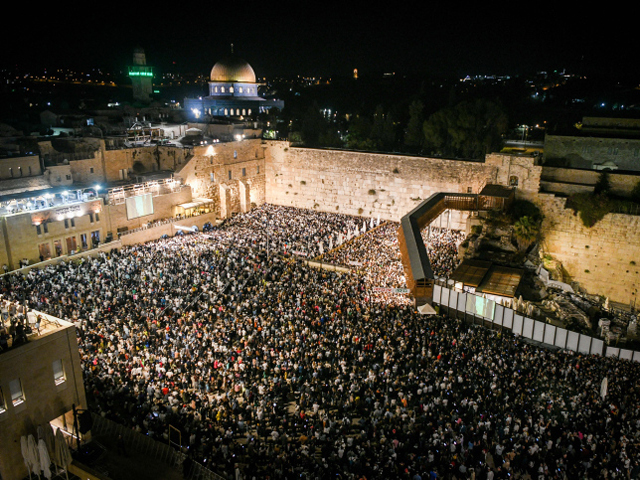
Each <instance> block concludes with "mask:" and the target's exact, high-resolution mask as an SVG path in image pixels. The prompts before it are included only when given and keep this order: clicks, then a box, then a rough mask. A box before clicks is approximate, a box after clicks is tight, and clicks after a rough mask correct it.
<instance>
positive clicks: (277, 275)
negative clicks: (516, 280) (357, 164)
mask: <svg viewBox="0 0 640 480" xmlns="http://www.w3.org/2000/svg"><path fill="white" fill-rule="evenodd" d="M361 222H362V220H361V219H357V218H349V217H346V216H337V215H331V214H326V213H321V212H316V211H306V210H298V209H293V208H285V207H273V206H264V207H260V208H257V209H253V210H252V211H250V212H249V213H247V214H244V215H238V216H236V217H234V218H233V219H230V220H228V221H225V222H224V223H222V224H221V225H219V226H217V227H214V228H212V229H210V230H209V231H207V232H206V233H195V234H189V235H177V236H175V237H173V238H166V239H161V240H157V241H154V242H149V243H146V244H142V245H136V246H131V247H123V248H122V249H120V250H114V251H111V252H109V253H102V254H100V255H97V256H95V257H93V258H89V257H87V258H85V259H82V260H80V261H77V262H61V263H60V264H58V265H55V266H54V265H50V266H47V267H46V268H43V269H39V270H37V269H34V270H31V271H30V272H29V274H27V275H22V274H9V275H6V276H4V277H3V278H2V280H1V283H0V287H1V288H2V294H3V296H4V298H6V299H10V300H12V301H14V302H16V303H19V304H22V305H27V306H28V307H29V308H33V309H37V310H41V311H44V312H47V313H50V314H53V315H57V316H59V317H61V318H63V319H65V318H66V319H68V320H70V321H73V322H75V323H76V325H77V326H78V342H79V347H80V356H81V363H82V368H83V372H84V379H85V385H86V392H87V396H88V399H89V401H90V406H91V409H92V410H94V411H95V412H98V413H99V414H101V415H104V416H106V417H107V418H110V419H113V420H115V421H117V422H120V423H122V424H125V425H127V426H130V427H131V428H133V429H136V430H137V431H140V432H144V433H147V434H148V435H150V436H152V437H154V438H158V439H161V440H162V441H167V439H168V438H169V434H170V432H169V425H171V426H172V427H175V428H178V429H179V430H180V431H181V433H182V438H183V439H185V440H184V442H183V443H185V444H186V445H187V446H188V449H189V452H190V456H191V457H192V458H193V459H195V460H197V461H199V462H201V463H203V464H204V465H206V466H208V467H210V468H211V469H212V470H214V471H216V472H218V473H224V472H226V473H228V474H231V475H233V472H235V471H236V470H237V472H238V473H237V475H238V477H240V478H244V479H252V478H269V479H285V478H286V479H292V478H307V479H316V478H317V479H325V478H341V479H363V478H366V479H368V480H372V479H391V478H394V479H395V478H398V479H411V480H420V479H425V480H426V479H427V478H447V479H449V478H450V479H453V478H457V479H471V478H473V479H506V478H531V479H535V480H547V479H576V478H581V479H583V478H589V479H605V478H606V479H609V478H611V479H615V478H618V479H622V478H638V472H639V467H638V458H640V448H639V446H640V408H639V407H638V403H637V400H638V395H639V394H640V375H639V374H640V364H638V363H634V362H630V361H625V360H619V359H614V358H601V357H597V356H588V355H579V354H575V353H572V352H565V351H552V350H548V349H545V348H539V347H534V346H531V345H528V344H527V343H524V342H523V341H521V339H519V338H516V337H514V336H513V335H512V334H511V333H510V332H497V331H493V330H489V329H484V328H482V327H478V326H472V325H468V324H465V323H464V322H462V321H460V320H456V319H452V318H446V317H444V316H439V315H435V316H423V315H419V314H418V313H417V312H416V310H415V308H414V307H413V306H412V305H410V304H408V303H402V302H383V301H380V299H378V301H372V298H371V295H372V291H371V288H370V287H369V284H370V283H376V284H378V282H383V281H385V280H383V277H384V276H385V271H388V272H389V274H390V275H391V276H393V279H392V280H390V281H391V282H396V281H399V279H400V277H401V275H402V273H401V267H399V266H398V265H396V264H397V263H399V262H400V260H399V256H398V253H397V252H394V248H395V249H397V243H396V244H394V242H393V240H392V239H391V236H392V235H394V234H395V232H394V224H393V223H388V224H382V225H380V226H378V228H374V229H370V228H369V227H370V225H367V227H363V226H362V224H361ZM395 227H397V226H395ZM358 228H359V231H360V233H361V234H362V232H363V230H366V231H368V232H369V233H367V234H363V235H362V236H361V237H360V238H358V239H357V241H352V242H349V244H348V245H349V247H348V248H349V250H347V246H346V245H343V248H344V251H343V250H342V249H340V250H337V251H336V252H337V253H335V254H332V253H327V254H326V255H324V257H323V258H324V259H330V258H333V259H334V260H335V261H336V262H338V263H343V264H344V263H345V262H346V263H347V264H348V262H359V263H361V264H362V268H361V269H354V270H353V271H345V272H340V271H334V270H328V269H322V268H312V267H310V266H309V265H308V264H307V262H306V258H309V257H315V256H318V255H323V253H322V252H323V251H324V252H327V251H329V252H331V250H333V249H331V250H329V246H330V245H331V242H329V241H326V242H325V243H324V246H323V247H319V246H318V245H319V239H327V238H333V239H334V241H335V242H336V243H338V241H337V240H338V239H339V237H340V234H342V235H343V239H346V238H347V236H348V235H349V234H350V232H353V231H354V230H356V229H358ZM376 232H377V234H378V235H376V234H375V233H376ZM431 233H432V237H431V239H430V240H431V241H433V238H434V233H435V232H431ZM438 233H439V234H442V235H441V236H438V237H437V238H438V239H440V240H441V241H442V243H443V244H444V245H451V244H452V243H453V244H455V243H456V241H457V238H456V237H454V236H452V235H450V234H449V233H448V232H438ZM352 237H353V235H352ZM336 243H334V244H333V246H334V247H337V245H336ZM305 244H308V245H309V246H308V247H306V248H307V250H306V252H307V253H308V257H306V258H305V256H301V255H295V254H293V255H292V254H291V253H292V250H295V249H302V248H303V247H304V245H305ZM314 245H315V246H314ZM340 245H342V244H340ZM377 255H380V257H381V258H377ZM443 267H446V268H450V266H449V265H448V264H447V265H444V264H443ZM371 270H372V271H373V272H374V273H371V272H370V271H371ZM367 275H374V276H375V277H376V279H375V280H372V279H371V278H368V277H367ZM605 378H606V379H607V380H606V382H607V384H608V388H607V391H606V394H603V392H602V388H601V386H602V383H603V379H605ZM527 476H528V477H527Z"/></svg>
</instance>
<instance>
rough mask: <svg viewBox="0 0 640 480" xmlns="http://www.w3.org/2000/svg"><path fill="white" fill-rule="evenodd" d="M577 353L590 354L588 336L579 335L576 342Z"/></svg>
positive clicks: (589, 338) (589, 339)
mask: <svg viewBox="0 0 640 480" xmlns="http://www.w3.org/2000/svg"><path fill="white" fill-rule="evenodd" d="M578 352H580V353H591V337H590V336H589V335H582V334H581V335H580V338H579V340H578Z"/></svg>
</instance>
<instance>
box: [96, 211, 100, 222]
mask: <svg viewBox="0 0 640 480" xmlns="http://www.w3.org/2000/svg"><path fill="white" fill-rule="evenodd" d="M99 221H100V214H99V213H96V222H99Z"/></svg>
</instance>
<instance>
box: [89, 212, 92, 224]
mask: <svg viewBox="0 0 640 480" xmlns="http://www.w3.org/2000/svg"><path fill="white" fill-rule="evenodd" d="M89 221H90V222H91V223H93V212H89Z"/></svg>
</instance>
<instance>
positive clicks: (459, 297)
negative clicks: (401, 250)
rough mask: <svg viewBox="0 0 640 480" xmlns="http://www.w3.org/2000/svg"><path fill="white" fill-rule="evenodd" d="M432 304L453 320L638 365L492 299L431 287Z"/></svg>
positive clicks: (628, 353)
mask: <svg viewBox="0 0 640 480" xmlns="http://www.w3.org/2000/svg"><path fill="white" fill-rule="evenodd" d="M433 303H434V304H436V305H439V306H440V310H441V311H443V310H444V311H445V312H446V313H447V314H448V315H450V316H451V315H453V316H455V317H456V318H460V319H464V320H469V319H471V320H472V321H473V323H481V324H483V325H485V326H488V327H492V326H495V327H497V328H500V329H507V330H511V331H512V332H513V333H515V334H517V335H520V336H522V337H524V338H527V339H529V340H532V341H534V342H539V343H541V344H543V345H547V346H549V347H555V348H560V349H566V350H571V351H573V352H577V353H582V354H592V355H601V356H602V355H604V356H607V357H616V358H621V359H625V360H633V361H636V362H640V352H636V351H633V350H628V349H624V348H618V347H612V346H610V345H605V343H604V340H602V339H600V338H594V337H591V336H589V335H585V334H582V333H578V332H573V331H571V330H567V329H565V328H561V327H558V326H556V325H552V324H550V323H545V322H541V321H539V320H534V319H532V318H529V317H527V316H526V315H523V314H522V313H520V312H517V311H515V310H513V309H512V308H510V307H506V306H504V305H500V304H499V303H496V302H495V301H494V300H491V299H488V298H485V297H482V296H479V295H475V294H473V293H469V292H460V291H457V290H454V289H451V288H448V287H445V286H443V285H438V284H436V285H434V287H433Z"/></svg>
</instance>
